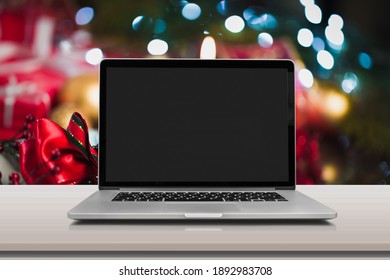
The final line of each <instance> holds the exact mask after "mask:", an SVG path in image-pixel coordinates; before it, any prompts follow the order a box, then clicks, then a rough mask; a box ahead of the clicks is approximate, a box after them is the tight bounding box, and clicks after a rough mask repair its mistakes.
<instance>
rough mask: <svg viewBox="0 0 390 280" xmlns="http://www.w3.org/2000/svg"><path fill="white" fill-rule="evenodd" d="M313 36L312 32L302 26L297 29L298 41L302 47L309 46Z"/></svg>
mask: <svg viewBox="0 0 390 280" xmlns="http://www.w3.org/2000/svg"><path fill="white" fill-rule="evenodd" d="M313 37H314V36H313V33H312V32H311V31H310V30H309V29H307V28H302V29H300V30H299V31H298V36H297V39H298V43H299V44H300V45H301V46H303V47H310V46H311V44H312V43H313V39H314V38H313Z"/></svg>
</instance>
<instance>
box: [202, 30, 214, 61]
mask: <svg viewBox="0 0 390 280" xmlns="http://www.w3.org/2000/svg"><path fill="white" fill-rule="evenodd" d="M216 56H217V47H216V44H215V40H214V39H213V37H211V36H207V37H206V38H204V40H203V43H202V47H201V48H200V58H201V59H214V58H216Z"/></svg>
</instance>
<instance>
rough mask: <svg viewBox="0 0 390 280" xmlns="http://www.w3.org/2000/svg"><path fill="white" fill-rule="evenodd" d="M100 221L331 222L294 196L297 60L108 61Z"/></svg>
mask: <svg viewBox="0 0 390 280" xmlns="http://www.w3.org/2000/svg"><path fill="white" fill-rule="evenodd" d="M99 117H100V121H99V134H100V135H99V190H98V191H97V192H95V193H94V194H92V195H91V196H90V197H88V198H87V199H85V200H84V201H82V202H81V203H80V204H79V205H77V206H76V207H74V208H73V209H71V210H70V211H69V212H68V217H69V218H71V219H76V220H95V219H100V220H101V219H129V220H131V219H144V220H146V219H151V220H155V219H188V220H191V219H214V220H222V219H226V220H231V219H332V218H335V217H336V212H335V211H334V210H332V209H330V208H328V207H326V206H325V205H323V204H321V203H319V202H317V201H315V200H313V199H311V198H309V197H307V196H305V195H303V194H301V193H299V192H298V191H296V190H295V102H294V64H293V62H292V61H290V60H222V59H216V60H198V59H193V60H191V59H107V60H103V61H102V63H101V65H100V116H99Z"/></svg>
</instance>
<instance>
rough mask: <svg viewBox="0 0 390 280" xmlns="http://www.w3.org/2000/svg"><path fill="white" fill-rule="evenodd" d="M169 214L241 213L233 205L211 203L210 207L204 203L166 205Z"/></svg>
mask: <svg viewBox="0 0 390 280" xmlns="http://www.w3.org/2000/svg"><path fill="white" fill-rule="evenodd" d="M165 207H166V208H165V209H167V210H168V211H169V212H182V213H188V214H190V213H206V214H208V213H234V212H235V213H237V212H241V211H240V208H239V207H237V206H236V205H235V204H234V203H228V204H224V203H213V204H212V205H210V204H206V203H199V204H198V203H197V204H193V203H177V202H176V203H167V204H166V206H165Z"/></svg>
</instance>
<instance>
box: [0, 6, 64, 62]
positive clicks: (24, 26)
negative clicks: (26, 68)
mask: <svg viewBox="0 0 390 280" xmlns="http://www.w3.org/2000/svg"><path fill="white" fill-rule="evenodd" d="M55 24H56V22H55V17H54V15H53V13H52V12H51V11H48V10H42V9H38V8H36V7H34V6H31V5H30V6H29V5H24V6H23V7H21V8H20V9H18V10H12V9H4V10H1V9H0V41H3V42H14V43H17V44H20V45H22V46H24V47H26V48H27V49H29V51H30V52H31V53H32V54H33V55H34V56H38V57H48V56H50V54H51V53H52V51H53V48H54V32H55V27H56V26H55Z"/></svg>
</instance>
